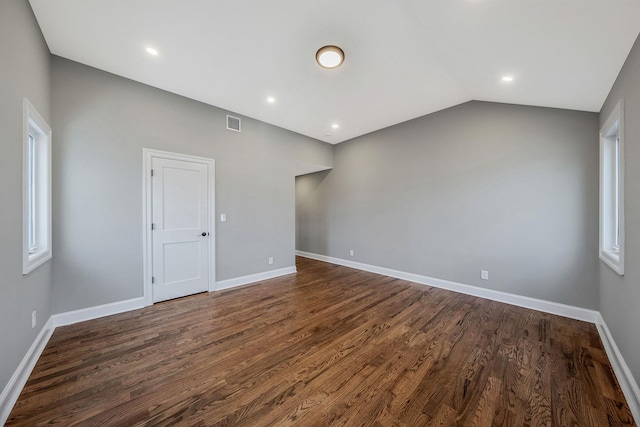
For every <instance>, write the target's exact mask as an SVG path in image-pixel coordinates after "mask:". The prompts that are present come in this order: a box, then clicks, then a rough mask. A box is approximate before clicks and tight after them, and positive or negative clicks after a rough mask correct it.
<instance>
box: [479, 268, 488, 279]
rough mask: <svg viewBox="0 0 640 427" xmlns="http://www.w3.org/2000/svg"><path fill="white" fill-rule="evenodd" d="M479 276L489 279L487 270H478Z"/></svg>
mask: <svg viewBox="0 0 640 427" xmlns="http://www.w3.org/2000/svg"><path fill="white" fill-rule="evenodd" d="M480 278H481V279H482V280H489V272H488V271H487V270H480Z"/></svg>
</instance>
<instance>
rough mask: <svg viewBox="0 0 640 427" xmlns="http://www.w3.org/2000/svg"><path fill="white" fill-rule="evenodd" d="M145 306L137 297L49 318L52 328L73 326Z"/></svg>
mask: <svg viewBox="0 0 640 427" xmlns="http://www.w3.org/2000/svg"><path fill="white" fill-rule="evenodd" d="M146 306H147V304H146V299H145V297H138V298H132V299H128V300H124V301H117V302H112V303H109V304H103V305H96V306H94V307H87V308H81V309H80V310H73V311H67V312H66V313H60V314H54V315H52V316H51V320H52V322H53V326H54V327H58V326H66V325H73V324H74V323H79V322H85V321H87V320H93V319H98V318H100V317H105V316H111V315H112V314H119V313H124V312H127V311H131V310H137V309H139V308H143V307H146Z"/></svg>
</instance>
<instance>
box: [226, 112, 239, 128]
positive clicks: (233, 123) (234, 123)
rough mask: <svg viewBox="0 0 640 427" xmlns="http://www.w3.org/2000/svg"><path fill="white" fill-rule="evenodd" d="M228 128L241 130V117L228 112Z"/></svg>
mask: <svg viewBox="0 0 640 427" xmlns="http://www.w3.org/2000/svg"><path fill="white" fill-rule="evenodd" d="M227 129H228V130H233V131H236V132H240V117H233V116H230V115H228V114H227Z"/></svg>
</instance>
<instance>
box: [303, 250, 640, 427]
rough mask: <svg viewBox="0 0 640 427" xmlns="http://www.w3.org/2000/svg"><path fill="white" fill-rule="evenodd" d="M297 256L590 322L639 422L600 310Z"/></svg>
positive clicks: (635, 392)
mask: <svg viewBox="0 0 640 427" xmlns="http://www.w3.org/2000/svg"><path fill="white" fill-rule="evenodd" d="M296 255H298V256H301V257H305V258H311V259H315V260H318V261H324V262H329V263H331V264H338V265H343V266H345V267H351V268H355V269H357V270H364V271H369V272H371V273H377V274H382V275H385V276H389V277H395V278H397V279H403V280H407V281H410V282H414V283H420V284H423V285H430V286H434V287H436V288H443V289H447V290H450V291H455V292H460V293H462V294H467V295H473V296H477V297H481V298H486V299H490V300H493V301H499V302H504V303H507V304H512V305H516V306H519V307H525V308H530V309H532V310H538V311H542V312H545V313H551V314H557V315H559V316H564V317H569V318H572V319H577V320H582V321H585V322H589V323H594V324H595V325H596V327H597V328H598V332H599V333H600V337H601V338H602V343H603V345H604V349H605V351H606V353H607V355H608V356H609V360H610V361H611V366H612V368H613V371H614V372H615V374H616V377H617V378H618V382H619V383H620V388H621V389H622V393H623V394H624V396H625V398H626V399H627V403H628V404H629V408H630V409H631V413H632V414H633V417H634V418H635V420H636V423H640V389H639V388H638V383H636V381H635V379H634V378H633V375H632V374H631V371H630V370H629V367H628V366H627V364H626V362H625V361H624V358H623V357H622V354H621V353H620V350H618V347H617V345H616V343H615V341H614V340H613V336H612V335H611V332H610V331H609V328H607V325H606V323H605V322H604V319H603V318H602V315H601V314H600V312H599V311H595V310H589V309H586V308H580V307H574V306H570V305H566V304H560V303H556V302H552V301H545V300H541V299H537V298H530V297H524V296H521V295H515V294H510V293H507V292H501V291H494V290H491V289H484V288H479V287H476V286H471V285H465V284H462V283H456V282H450V281H448V280H442V279H435V278H432V277H427V276H420V275H417V274H413V273H407V272H404V271H397V270H392V269H389V268H384V267H377V266H374V265H369V264H363V263H360V262H355V261H349V260H346V259H342V258H334V257H330V256H326V255H318V254H314V253H309V252H303V251H296Z"/></svg>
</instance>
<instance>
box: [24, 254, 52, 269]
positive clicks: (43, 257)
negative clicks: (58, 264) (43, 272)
mask: <svg viewBox="0 0 640 427" xmlns="http://www.w3.org/2000/svg"><path fill="white" fill-rule="evenodd" d="M51 258H52V255H51V251H40V252H36V253H34V254H29V258H28V260H27V261H26V262H25V264H24V265H23V268H22V274H23V275H24V274H29V273H31V272H32V271H33V270H35V269H36V268H38V267H40V266H41V265H42V264H44V263H45V262H47V261H49V260H50V259H51Z"/></svg>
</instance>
